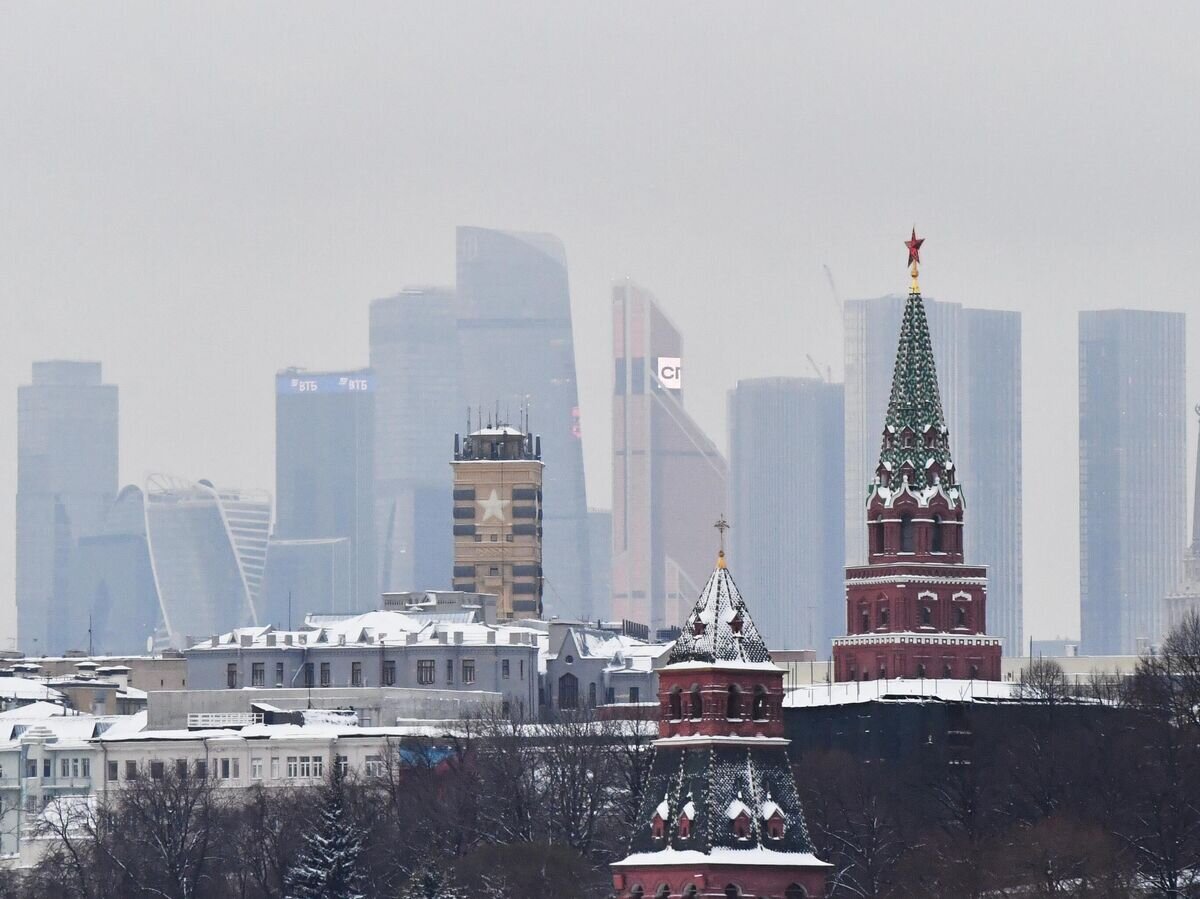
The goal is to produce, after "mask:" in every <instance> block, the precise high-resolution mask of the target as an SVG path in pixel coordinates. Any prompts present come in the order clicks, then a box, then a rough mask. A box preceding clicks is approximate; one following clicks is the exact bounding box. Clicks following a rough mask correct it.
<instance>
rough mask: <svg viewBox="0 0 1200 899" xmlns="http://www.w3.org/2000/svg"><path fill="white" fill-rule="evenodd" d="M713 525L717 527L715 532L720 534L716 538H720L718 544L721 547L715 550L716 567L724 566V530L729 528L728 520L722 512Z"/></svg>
mask: <svg viewBox="0 0 1200 899" xmlns="http://www.w3.org/2000/svg"><path fill="white" fill-rule="evenodd" d="M713 527H714V528H716V529H717V533H718V534H719V535H720V537H719V538H718V539H719V540H720V544H721V548H720V550H719V551H718V552H717V567H718V568H724V567H725V532H726V531H727V530H729V527H730V525H729V522H728V521H726V520H725V515H724V513H722V514H721V517H720V518H718V519H717V523H716V524H714V525H713Z"/></svg>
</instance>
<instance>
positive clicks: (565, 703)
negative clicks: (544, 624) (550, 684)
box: [558, 656, 641, 711]
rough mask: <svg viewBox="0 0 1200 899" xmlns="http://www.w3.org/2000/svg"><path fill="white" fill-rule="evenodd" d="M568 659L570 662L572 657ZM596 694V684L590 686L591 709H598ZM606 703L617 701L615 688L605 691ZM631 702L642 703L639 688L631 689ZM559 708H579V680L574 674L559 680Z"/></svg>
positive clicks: (588, 700)
mask: <svg viewBox="0 0 1200 899" xmlns="http://www.w3.org/2000/svg"><path fill="white" fill-rule="evenodd" d="M567 659H568V660H570V656H567ZM596 692H597V691H596V684H595V683H590V684H588V695H587V704H588V708H590V709H594V708H595V707H596ZM604 701H605V702H606V703H608V704H609V705H612V704H613V703H614V702H616V701H617V691H616V690H615V689H614V688H613V687H608V688H607V689H606V690H605V691H604ZM629 701H630V702H631V703H636V702H640V701H641V691H640V690H639V689H638V688H637V687H630V688H629ZM558 707H559V708H560V709H564V710H566V711H571V710H574V709H578V708H579V678H577V677H576V676H575V675H573V674H564V675H563V676H562V677H560V678H559V679H558Z"/></svg>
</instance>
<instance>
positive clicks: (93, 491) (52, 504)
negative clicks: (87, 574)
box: [16, 361, 118, 653]
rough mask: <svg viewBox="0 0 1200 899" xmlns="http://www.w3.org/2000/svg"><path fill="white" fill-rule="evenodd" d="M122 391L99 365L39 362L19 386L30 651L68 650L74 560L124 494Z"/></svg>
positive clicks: (20, 557)
mask: <svg viewBox="0 0 1200 899" xmlns="http://www.w3.org/2000/svg"><path fill="white" fill-rule="evenodd" d="M117 408H118V407H117V388H116V387H115V386H114V385H111V384H104V383H103V382H102V378H101V370H100V363H99V362H71V361H49V362H35V363H34V364H33V382H32V383H31V384H26V385H22V386H20V387H18V388H17V523H16V524H17V526H16V537H17V540H16V544H17V545H16V549H17V553H16V555H17V558H16V599H17V628H18V639H19V642H20V646H21V648H22V649H23V650H25V651H26V652H30V653H46V652H61V651H63V650H65V649H68V648H73V647H68V646H66V645H64V642H63V641H64V640H65V639H67V636H66V632H65V629H64V628H63V627H62V626H61V625H62V622H64V621H65V620H66V619H67V617H68V616H69V614H70V610H69V609H68V607H67V606H68V595H69V580H70V572H71V565H72V557H73V556H74V554H75V551H76V547H77V544H78V541H79V539H80V538H81V537H85V536H88V535H89V534H92V533H95V532H96V531H97V530H98V529H99V527H100V525H101V523H102V522H103V520H104V518H105V516H106V515H107V513H108V511H109V507H110V506H111V505H112V503H113V500H114V499H115V498H116V493H117V448H118V434H117Z"/></svg>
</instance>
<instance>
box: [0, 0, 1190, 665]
mask: <svg viewBox="0 0 1200 899" xmlns="http://www.w3.org/2000/svg"><path fill="white" fill-rule="evenodd" d="M1198 27H1200V8H1197V7H1195V6H1194V5H1187V4H1178V5H1168V4H1156V5H1154V6H1151V7H1139V8H1136V9H1135V8H1133V7H1130V6H1129V5H1128V4H1127V3H1115V2H1114V3H1100V4H1097V3H1061V4H1054V5H1052V6H1045V5H1041V4H1032V3H1030V4H1026V3H1012V4H1005V5H1003V6H977V5H970V6H967V5H961V6H940V7H934V6H932V5H914V4H904V5H899V4H897V5H893V6H888V7H879V6H871V7H843V6H837V5H832V4H830V5H815V4H812V5H803V6H801V5H766V4H762V5H757V4H756V5H740V4H739V5H736V6H735V5H728V6H721V5H715V4H706V3H689V4H686V5H684V4H674V3H672V4H660V5H654V6H652V7H644V6H642V5H640V4H634V3H614V4H605V5H602V6H585V5H575V4H570V5H568V4H554V3H511V4H504V5H490V4H483V3H470V4H453V5H442V4H408V5H396V4H387V5H383V4H379V5H377V4H366V3H364V4H355V5H353V6H332V5H310V4H306V3H289V4H282V3H275V4H258V5H253V6H249V5H237V6H234V5H232V4H230V5H224V6H216V5H212V4H204V5H199V4H196V5H186V4H171V5H146V6H139V7H116V6H89V5H61V6H55V7H52V8H51V7H42V6H34V5H10V6H8V7H7V8H6V11H5V19H4V28H3V29H0V117H2V120H3V121H4V123H5V127H4V128H3V129H0V199H2V201H3V202H2V206H0V209H2V210H3V214H2V215H0V298H2V304H3V309H4V313H5V316H4V327H3V329H2V330H0V349H2V352H0V446H3V447H4V452H3V453H0V496H2V497H3V505H2V506H0V508H3V509H5V510H7V521H8V522H9V523H10V524H9V525H8V526H6V527H4V528H0V583H3V584H4V585H6V586H5V587H4V588H3V589H0V647H5V646H7V645H8V642H7V640H6V639H4V638H7V637H8V636H10V635H11V629H12V625H11V622H13V621H14V620H15V612H14V610H13V608H12V606H13V600H12V593H13V545H14V539H13V530H12V526H11V522H12V521H13V519H14V511H13V510H14V508H15V506H14V495H15V492H16V419H15V414H16V392H17V391H16V388H17V386H18V385H19V384H24V383H28V382H29V375H30V364H31V363H32V362H33V361H34V360H41V359H57V358H66V359H95V360H99V361H101V362H102V363H103V365H104V380H105V382H106V383H110V384H116V385H118V386H119V388H120V437H121V446H120V452H121V458H120V475H121V478H120V479H121V483H122V484H124V483H130V482H132V483H137V484H141V483H143V482H144V480H145V476H146V474H148V473H149V472H152V471H169V472H173V473H178V474H180V475H185V476H187V477H189V478H202V477H205V478H209V479H211V480H213V481H214V482H215V483H217V484H218V485H221V486H236V487H246V488H257V487H262V488H270V487H271V485H272V484H273V483H274V472H273V464H274V445H273V444H274V416H273V404H274V390H273V384H274V380H273V378H274V374H275V372H276V371H277V370H279V369H282V368H285V367H287V366H290V365H302V366H307V367H309V368H313V369H339V368H353V367H358V366H361V365H365V364H366V362H367V318H368V307H369V303H370V301H371V299H373V298H375V297H381V296H387V295H390V294H392V293H394V292H396V291H397V290H398V289H400V288H401V287H402V286H404V285H407V284H431V283H432V284H452V283H453V280H454V254H455V240H454V228H455V226H456V225H480V226H484V227H495V228H503V229H513V230H530V231H546V232H550V233H552V234H555V235H557V236H558V237H559V238H561V240H562V241H563V243H564V245H565V247H566V252H567V260H568V268H569V272H570V287H571V299H572V308H573V315H574V332H575V342H576V352H577V366H578V380H579V385H580V395H581V406H582V413H583V421H582V426H583V434H584V451H585V462H586V468H587V480H588V503H589V505H591V506H593V507H608V505H609V503H610V498H611V495H610V478H611V464H610V459H609V451H610V436H609V413H610V408H611V397H610V394H611V386H612V385H611V378H612V370H611V363H610V355H611V346H610V339H611V334H610V331H611V324H610V315H611V312H610V309H611V307H610V295H611V284H612V281H613V280H614V279H617V278H622V277H625V276H629V277H632V278H634V279H635V280H636V281H637V282H638V283H639V284H641V285H643V286H644V287H645V288H646V289H648V290H649V291H651V292H652V293H654V295H655V296H656V297H657V298H658V299H659V301H660V303H661V305H662V306H663V308H664V309H665V311H666V312H667V314H668V315H669V316H670V317H671V319H672V321H673V322H674V323H675V324H676V325H677V326H678V328H679V329H680V331H681V332H682V333H683V335H684V338H685V342H686V347H687V354H688V355H687V358H686V359H684V367H685V369H686V377H687V406H688V409H689V411H690V412H691V414H692V415H693V416H694V417H695V418H696V419H697V421H698V422H699V423H700V424H701V425H702V426H703V427H704V428H705V429H706V431H707V432H708V434H709V435H710V436H711V437H712V438H713V439H714V440H715V441H716V442H717V444H718V445H719V446H722V447H724V446H725V444H726V436H725V421H724V416H725V392H726V390H727V389H728V388H729V387H732V386H733V384H734V382H735V381H736V379H738V378H747V377H756V376H769V375H808V374H810V373H811V369H810V368H809V365H808V363H807V361H806V359H805V354H806V353H811V354H812V355H813V356H814V357H815V358H816V359H817V360H818V361H819V362H820V364H821V365H830V366H831V367H832V368H833V372H834V376H835V377H840V369H841V323H840V319H839V317H838V315H837V313H836V310H835V307H834V303H833V300H832V297H831V295H830V290H829V286H828V285H827V283H826V281H825V276H824V273H823V271H822V265H823V264H828V265H829V267H830V269H831V270H832V272H833V274H834V277H835V279H836V281H837V286H838V289H839V291H840V293H841V295H842V296H843V298H847V299H848V298H853V297H872V296H878V295H882V294H886V293H902V292H903V291H904V290H905V289H906V287H907V278H906V274H905V270H904V260H905V256H904V249H903V244H902V241H903V240H904V238H905V236H906V235H907V233H908V229H909V228H910V227H912V225H913V224H914V223H915V224H916V226H917V230H918V231H919V232H920V233H921V235H922V236H924V237H926V238H927V241H928V242H927V243H926V244H925V246H924V248H923V251H922V258H923V262H924V265H923V269H922V286H923V288H924V290H925V293H926V295H927V296H929V297H932V298H936V299H941V300H947V301H956V302H962V303H965V304H970V305H971V306H975V307H982V308H1000V309H1017V310H1020V311H1021V312H1022V313H1023V314H1024V316H1023V331H1024V333H1023V367H1024V414H1025V423H1026V426H1025V429H1024V453H1025V456H1024V470H1025V478H1026V480H1025V496H1024V503H1025V509H1024V512H1025V516H1024V518H1025V530H1024V537H1025V621H1026V634H1027V635H1032V636H1034V637H1036V638H1042V637H1049V636H1052V635H1054V634H1055V633H1064V634H1070V635H1073V636H1075V635H1078V632H1079V629H1078V594H1079V583H1078V582H1079V567H1078V537H1077V534H1078V496H1077V485H1078V477H1077V472H1078V463H1077V452H1078V449H1077V447H1078V444H1077V433H1078V427H1077V415H1078V395H1077V371H1076V366H1077V322H1076V319H1077V312H1078V310H1080V309H1100V308H1116V307H1130V308H1140V309H1162V310H1169V311H1182V312H1192V313H1193V314H1192V315H1191V316H1190V321H1189V323H1188V330H1189V333H1188V338H1189V340H1188V348H1189V357H1190V359H1192V360H1195V358H1196V353H1197V351H1198V349H1200V314H1197V313H1200V303H1198V302H1197V293H1198V286H1200V202H1198V201H1200V179H1198V178H1197V176H1196V174H1195V162H1194V161H1195V159H1196V158H1197V151H1198V150H1200V116H1198V115H1197V113H1196V110H1197V108H1200V107H1198V104H1197V100H1198V99H1200V97H1198V96H1197V94H1198V93H1200V90H1198V88H1197V86H1198V85H1200V57H1197V55H1196V54H1195V52H1194V48H1193V46H1192V44H1193V43H1194V42H1193V40H1192V35H1194V34H1195V33H1196V31H1197V28H1198ZM1198 371H1200V368H1198V367H1197V365H1196V363H1195V362H1194V361H1193V362H1192V364H1191V365H1190V366H1189V377H1188V382H1187V399H1188V403H1189V406H1190V405H1191V404H1192V403H1194V402H1196V401H1197V399H1200V379H1198V378H1197V374H1196V373H1197V372H1198ZM1188 422H1189V426H1188V439H1189V441H1192V442H1191V443H1189V447H1188V456H1187V459H1188V460H1189V468H1190V462H1191V460H1193V459H1194V453H1195V446H1194V439H1195V430H1196V429H1195V427H1194V419H1193V418H1192V417H1191V416H1190V414H1189V418H1188ZM536 424H537V423H536V422H534V426H535V429H536ZM951 439H952V440H953V435H951ZM449 446H450V442H449V440H448V441H447V447H448V449H447V464H449V456H450V452H449ZM1189 477H1190V472H1189ZM1189 495H1190V494H1189ZM968 502H969V497H968ZM736 524H737V523H736V522H734V525H735V526H736ZM1180 550H1182V547H1180ZM969 553H970V547H968V555H969ZM732 566H733V568H734V570H735V572H736V568H737V561H736V560H732ZM747 600H748V602H750V604H751V607H752V608H753V604H754V601H755V597H752V596H751V597H747Z"/></svg>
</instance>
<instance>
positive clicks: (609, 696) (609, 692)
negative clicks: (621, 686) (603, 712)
mask: <svg viewBox="0 0 1200 899" xmlns="http://www.w3.org/2000/svg"><path fill="white" fill-rule="evenodd" d="M604 701H605V702H606V703H608V704H609V705H612V704H613V703H614V702H616V701H617V691H616V689H615V688H614V687H608V688H607V689H605V691H604Z"/></svg>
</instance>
